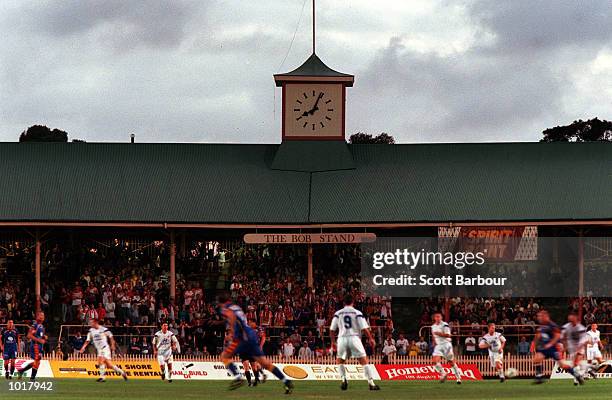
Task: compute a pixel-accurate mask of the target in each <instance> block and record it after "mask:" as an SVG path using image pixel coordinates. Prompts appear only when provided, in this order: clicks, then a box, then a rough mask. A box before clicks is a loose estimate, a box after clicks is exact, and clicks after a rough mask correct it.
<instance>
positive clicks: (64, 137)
mask: <svg viewBox="0 0 612 400" xmlns="http://www.w3.org/2000/svg"><path fill="white" fill-rule="evenodd" d="M19 142H68V134H67V133H66V132H64V131H62V130H60V129H53V130H51V129H49V128H48V127H46V126H44V125H32V126H31V127H29V128H28V129H26V130H25V131H23V132H21V135H20V136H19Z"/></svg>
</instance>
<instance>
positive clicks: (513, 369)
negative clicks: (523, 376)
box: [506, 368, 518, 378]
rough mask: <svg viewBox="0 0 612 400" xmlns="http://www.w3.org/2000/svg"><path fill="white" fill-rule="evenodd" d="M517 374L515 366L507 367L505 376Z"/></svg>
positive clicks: (512, 376)
mask: <svg viewBox="0 0 612 400" xmlns="http://www.w3.org/2000/svg"><path fill="white" fill-rule="evenodd" d="M517 375H518V370H517V369H516V368H508V369H507V370H506V378H515V377H516V376H517Z"/></svg>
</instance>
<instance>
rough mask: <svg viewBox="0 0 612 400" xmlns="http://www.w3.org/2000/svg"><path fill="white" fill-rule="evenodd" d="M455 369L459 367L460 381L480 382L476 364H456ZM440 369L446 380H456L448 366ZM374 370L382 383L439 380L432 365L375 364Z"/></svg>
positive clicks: (480, 378)
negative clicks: (446, 376) (442, 369)
mask: <svg viewBox="0 0 612 400" xmlns="http://www.w3.org/2000/svg"><path fill="white" fill-rule="evenodd" d="M457 367H459V375H460V376H461V379H463V380H467V381H480V380H482V374H481V373H480V370H479V369H478V366H477V365H476V364H457ZM442 368H444V372H446V373H447V374H448V379H450V380H454V379H456V377H455V373H454V372H453V370H452V368H451V367H450V365H449V364H443V365H442ZM376 370H377V371H378V374H379V375H380V379H381V380H383V381H435V380H438V379H440V375H439V374H438V372H436V367H435V365H433V364H432V365H427V364H376Z"/></svg>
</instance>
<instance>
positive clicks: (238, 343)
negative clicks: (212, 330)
mask: <svg viewBox="0 0 612 400" xmlns="http://www.w3.org/2000/svg"><path fill="white" fill-rule="evenodd" d="M217 300H218V302H219V307H220V312H221V314H222V315H223V317H224V318H225V321H226V323H227V329H228V333H229V337H231V338H232V341H231V342H230V344H229V345H228V346H227V347H226V348H225V349H224V350H223V353H221V361H222V362H223V364H225V366H226V367H227V369H228V370H229V371H230V373H231V374H232V375H233V376H234V378H235V379H234V381H233V382H232V384H231V385H230V390H234V389H237V388H239V387H240V386H242V385H244V379H242V374H241V373H240V372H239V371H238V368H237V367H236V365H235V364H234V363H233V360H232V358H233V357H234V356H235V355H237V354H240V355H241V356H242V357H244V358H246V359H253V360H254V361H256V362H258V363H259V364H260V365H261V366H262V367H264V368H265V369H267V370H268V371H270V372H271V373H272V374H273V375H274V376H276V377H277V378H278V379H280V380H281V381H282V382H283V385H284V387H285V393H287V394H289V393H291V392H292V391H293V382H291V381H290V380H289V379H288V378H287V377H286V376H285V375H284V374H283V373H282V372H281V370H280V369H278V368H277V367H276V366H275V365H274V364H272V362H270V360H268V358H267V357H266V356H265V355H264V353H263V351H262V349H261V346H260V343H259V337H258V336H257V332H256V331H255V330H254V329H253V328H251V327H250V326H249V324H248V321H247V318H246V316H245V315H244V312H243V311H242V309H241V308H240V307H239V306H237V305H236V304H233V303H232V302H231V301H230V297H229V296H228V295H227V294H221V295H219V297H218V299H217Z"/></svg>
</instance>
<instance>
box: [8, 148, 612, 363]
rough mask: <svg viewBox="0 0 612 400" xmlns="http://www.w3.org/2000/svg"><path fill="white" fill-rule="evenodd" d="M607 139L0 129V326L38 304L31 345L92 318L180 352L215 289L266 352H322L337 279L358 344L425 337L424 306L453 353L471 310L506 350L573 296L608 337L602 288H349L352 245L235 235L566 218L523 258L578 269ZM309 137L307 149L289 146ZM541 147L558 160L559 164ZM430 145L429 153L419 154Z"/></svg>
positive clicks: (213, 349)
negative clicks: (352, 299)
mask: <svg viewBox="0 0 612 400" xmlns="http://www.w3.org/2000/svg"><path fill="white" fill-rule="evenodd" d="M611 151H612V146H610V145H609V144H603V143H592V144H586V143H585V144H575V143H565V144H539V143H533V144H526V143H522V144H511V143H505V144H473V145H468V144H460V145H393V146H376V145H347V144H345V143H337V142H295V141H292V142H284V143H283V144H281V145H196V144H194V145H175V144H168V145H162V144H155V145H149V144H56V143H48V144H10V143H5V144H1V145H0V153H1V154H2V158H3V159H4V160H7V162H8V165H11V166H12V172H11V175H12V176H13V177H14V179H12V180H5V181H2V182H0V187H1V190H2V191H3V192H4V193H6V194H7V195H6V196H4V197H3V198H2V199H1V200H0V202H2V204H0V214H1V215H0V226H1V233H0V243H1V248H0V268H1V269H0V273H1V274H2V275H1V276H2V280H1V282H2V284H1V285H0V292H1V293H2V296H1V299H0V323H4V322H5V321H6V320H7V319H8V318H12V319H14V320H16V321H17V322H19V323H22V324H27V323H29V322H30V321H31V319H32V315H33V312H34V311H35V310H36V309H37V308H40V309H42V310H45V311H46V312H47V314H48V315H49V320H50V321H49V323H50V325H51V328H52V329H51V330H50V332H52V334H53V336H54V338H53V340H52V341H51V342H50V343H49V344H48V348H47V350H48V351H49V352H53V351H57V350H58V349H60V348H61V349H62V351H63V352H64V353H67V352H71V349H72V348H73V347H74V346H72V344H73V342H74V340H75V335H76V332H77V331H82V332H85V330H86V329H85V328H84V325H86V324H87V322H88V320H89V319H90V318H93V317H94V316H97V317H99V318H101V319H104V320H105V321H107V324H108V325H109V326H113V330H114V331H116V335H117V336H119V337H120V338H121V339H120V341H119V343H120V344H121V345H122V347H123V348H124V351H125V352H131V353H133V354H136V353H139V354H149V353H150V349H148V346H150V344H149V345H148V344H147V343H143V340H146V339H144V338H145V337H149V338H150V336H151V333H152V330H153V329H154V328H153V327H154V326H156V325H159V323H160V322H162V321H169V322H171V324H172V329H174V330H176V332H177V333H178V334H179V337H180V338H181V340H182V342H183V346H184V348H185V350H186V353H187V354H192V355H194V356H203V355H207V354H210V355H214V354H218V353H219V351H220V349H221V348H222V346H223V326H222V325H221V324H220V323H219V317H218V316H217V314H216V312H215V309H214V301H213V300H214V297H215V295H216V294H217V292H218V291H219V290H223V289H225V290H230V291H231V293H232V296H233V297H234V298H235V300H236V301H237V302H239V303H240V304H242V305H243V306H244V308H245V310H247V311H248V313H249V317H250V318H251V319H253V320H254V321H256V322H257V323H258V324H259V325H261V326H263V327H265V328H266V329H267V330H268V335H269V337H271V340H270V341H269V342H268V343H267V345H266V346H267V347H266V349H265V350H266V352H267V353H269V354H284V353H283V351H284V349H286V352H287V354H288V353H290V352H291V351H292V352H293V354H294V355H293V356H292V357H295V358H297V357H298V354H299V350H300V348H302V347H304V342H305V341H306V342H307V347H308V348H309V350H310V353H311V354H312V358H313V359H314V358H316V357H317V356H319V357H323V356H326V355H327V354H328V352H329V347H330V342H329V338H328V332H327V327H328V326H329V321H330V317H331V315H333V312H334V310H335V309H336V308H337V307H338V305H339V301H340V299H341V296H342V294H343V293H345V292H353V293H355V294H357V295H358V298H359V303H358V307H360V308H361V309H363V310H364V312H366V314H367V315H368V316H369V318H370V324H371V325H372V326H373V328H374V332H375V333H376V335H377V337H378V339H379V340H378V343H379V344H380V347H379V348H376V349H368V351H369V352H371V353H372V354H375V355H380V354H382V348H383V345H384V340H385V339H386V338H389V339H391V340H397V339H398V335H399V334H400V333H402V334H404V335H405V336H406V338H408V340H409V341H415V342H416V341H419V339H420V337H421V336H422V337H423V340H424V341H426V342H428V343H429V336H428V335H429V332H428V331H427V330H426V329H425V330H423V329H422V327H423V326H427V325H428V324H429V320H430V315H431V313H432V312H433V311H434V310H439V309H441V310H443V311H445V312H446V315H447V318H448V320H449V321H452V323H453V324H454V326H455V330H456V337H455V341H456V342H455V346H456V347H457V349H458V351H459V353H460V354H463V353H464V352H465V349H464V341H465V338H467V337H470V336H476V338H478V335H480V334H481V333H482V326H483V325H484V324H486V323H487V322H489V321H496V322H497V323H498V325H501V326H502V327H503V326H507V328H504V330H505V333H506V335H507V336H508V337H509V339H510V340H511V348H512V349H513V351H514V352H516V354H518V351H519V350H518V349H519V346H520V345H519V344H520V342H521V338H522V337H525V338H526V340H527V341H530V340H531V337H532V336H533V332H534V329H533V324H534V312H535V311H536V310H537V309H538V308H539V307H547V308H549V309H553V310H556V317H557V318H558V319H562V318H563V315H562V314H563V313H564V312H565V311H566V310H567V309H568V307H570V306H571V307H573V308H574V309H577V310H581V312H582V314H583V319H584V322H585V323H588V322H589V320H591V319H592V320H595V321H598V322H599V323H600V329H601V330H602V333H603V334H604V337H609V335H610V333H611V330H610V326H609V325H608V324H610V323H611V322H612V305H611V303H610V299H609V298H589V297H588V293H584V298H582V299H567V298H557V299H554V298H514V297H510V298H476V299H469V298H450V299H444V298H421V299H410V298H395V299H387V298H384V297H377V296H363V295H359V293H360V285H359V279H360V278H359V275H360V259H361V253H360V246H359V245H358V244H323V245H299V244H298V245H277V244H246V243H244V241H243V238H242V237H243V235H244V234H246V233H255V232H258V233H262V232H296V233H297V232H301V233H307V232H348V231H364V232H365V231H367V232H371V233H374V234H376V235H377V236H378V237H412V236H425V237H437V236H438V234H439V230H438V228H440V227H449V226H467V227H475V226H477V227H488V228H495V227H504V226H535V227H537V229H538V234H539V236H540V237H561V236H571V235H577V234H578V233H579V234H581V235H583V240H581V241H580V243H581V245H582V246H583V249H582V250H580V249H572V251H570V252H566V251H565V249H556V250H555V251H552V250H551V251H550V252H549V251H547V250H545V247H542V250H541V251H540V252H539V254H538V259H537V260H535V261H532V262H533V263H537V264H540V265H543V264H547V265H548V264H549V265H551V266H552V265H554V264H555V263H559V262H561V263H567V264H571V265H575V266H576V268H579V266H580V265H582V268H583V269H585V270H586V271H587V273H586V275H587V276H588V275H589V274H588V271H589V268H594V267H595V266H597V265H602V264H609V263H610V260H611V259H610V253H609V248H610V242H611V241H612V239H611V238H610V236H611V233H612V229H611V228H610V226H611V225H612V221H611V220H610V218H609V216H610V215H612V213H611V212H610V211H611V210H610V202H609V201H606V199H609V198H610V195H612V193H611V192H610V191H611V188H610V185H607V180H606V179H605V177H604V176H602V175H601V174H599V173H597V172H596V171H599V170H604V169H605V168H608V167H609V164H610V160H611V159H612V158H611V157H610V154H611ZM309 152H310V153H313V152H316V153H317V154H318V158H317V162H316V163H315V162H314V161H312V160H310V161H309V159H308V157H305V158H301V159H300V158H299V157H300V155H301V154H304V153H307V154H308V153H309ZM559 154H564V156H563V157H562V158H563V159H565V160H571V161H569V162H567V163H566V164H564V166H563V168H561V167H560V166H559V165H557V164H556V161H555V160H557V159H558V158H559ZM339 155H340V157H338V156H339ZM440 159H443V160H445V163H444V164H443V165H440V164H438V163H437V162H434V161H433V160H440ZM494 159H495V160H499V159H508V160H510V159H512V160H514V161H513V162H512V163H511V164H506V163H500V162H497V163H492V160H494ZM309 162H310V163H311V165H308V163H309ZM474 171H486V173H482V172H481V173H478V174H475V173H474ZM383 177H384V179H383ZM458 178H460V179H461V180H462V184H461V185H459V186H458V185H456V184H454V182H455V180H456V179H458ZM585 182H588V186H585V185H586V183H585ZM410 188H419V189H420V190H418V191H417V190H410ZM526 188H528V189H526ZM593 194H597V195H593ZM567 198H574V199H578V200H576V201H572V202H571V203H569V202H567V201H565V200H564V199H567ZM482 199H486V201H483V200H482ZM591 237H592V242H590V241H589V240H590V239H589V238H591ZM602 238H604V240H603V241H602ZM605 238H607V241H606V240H605ZM585 243H586V244H585ZM605 246H608V247H607V249H608V250H605V248H606V247H605ZM592 248H598V249H602V248H603V250H601V251H600V252H594V251H592V250H590V249H592ZM585 249H586V250H585ZM606 251H608V252H607V253H606ZM577 255H580V257H582V258H581V259H579V258H578V256H577ZM134 338H136V339H134ZM134 340H135V341H134ZM287 342H290V343H291V345H292V347H293V350H289V349H287V348H288V347H289V346H285V343H287ZM606 342H607V344H608V350H610V349H609V346H610V340H609V338H608V339H607V340H606ZM409 343H410V342H409ZM409 346H410V345H409ZM398 350H399V351H400V352H401V353H403V352H404V351H405V349H403V348H401V347H400V348H398ZM428 351H429V350H428V349H427V350H425V351H419V352H418V355H419V356H422V355H424V354H427V352H428ZM408 352H409V351H407V349H406V353H408ZM303 353H306V352H303Z"/></svg>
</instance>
